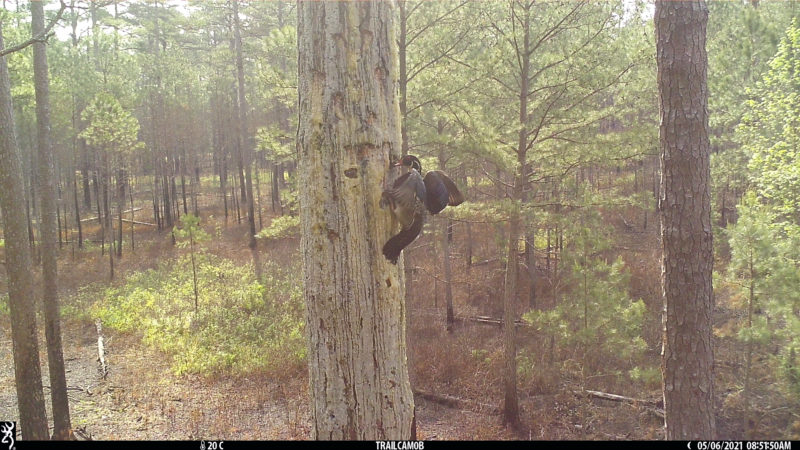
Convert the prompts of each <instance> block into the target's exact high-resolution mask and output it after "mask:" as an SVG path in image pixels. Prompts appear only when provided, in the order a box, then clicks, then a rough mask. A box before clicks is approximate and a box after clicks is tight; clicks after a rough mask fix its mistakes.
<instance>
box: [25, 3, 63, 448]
mask: <svg viewBox="0 0 800 450" xmlns="http://www.w3.org/2000/svg"><path fill="white" fill-rule="evenodd" d="M43 3H44V2H43V1H32V2H31V21H32V23H31V32H32V34H33V36H38V35H40V34H42V33H44V31H45V24H44V5H43ZM33 76H34V90H35V94H36V122H37V138H38V147H39V158H38V163H39V164H38V165H39V167H38V169H39V195H40V196H41V220H42V223H41V230H42V231H41V233H42V240H41V241H42V242H41V248H42V285H43V286H42V294H43V304H44V322H45V337H46V340H47V361H48V364H49V370H50V387H51V389H50V395H51V399H52V402H53V436H54V437H57V438H60V439H64V438H66V437H67V436H68V434H69V430H70V428H71V425H70V418H69V400H68V398H67V380H66V375H65V372H64V353H63V350H62V346H61V314H60V312H59V305H58V247H56V242H57V237H56V233H57V230H56V227H57V223H56V222H57V218H56V214H57V211H56V204H55V200H56V187H55V179H56V174H55V163H54V160H53V148H52V145H51V142H50V77H49V74H48V69H47V46H46V44H45V43H44V42H37V43H34V44H33Z"/></svg>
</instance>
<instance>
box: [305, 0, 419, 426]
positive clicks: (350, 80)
mask: <svg viewBox="0 0 800 450" xmlns="http://www.w3.org/2000/svg"><path fill="white" fill-rule="evenodd" d="M395 9H396V5H395V3H394V2H383V1H369V2H315V1H303V2H300V4H299V8H298V46H299V60H298V61H299V88H300V89H299V92H300V99H299V100H300V102H299V105H300V106H299V109H300V126H299V132H298V152H299V158H300V166H299V177H300V178H299V182H300V186H301V190H300V202H301V203H300V206H301V207H300V210H301V223H302V252H303V264H304V270H305V287H304V293H305V299H306V309H307V323H309V324H313V325H309V327H308V329H309V356H308V358H309V372H310V382H311V396H312V406H311V415H312V423H313V424H312V437H313V438H315V439H409V438H411V437H412V429H413V425H412V423H413V411H414V399H413V396H412V393H411V387H410V384H409V378H408V368H407V362H406V330H405V325H406V308H405V301H404V280H403V268H402V263H400V264H398V265H397V266H395V265H393V264H391V263H390V262H389V261H387V260H386V259H385V258H384V257H383V255H382V254H381V246H382V245H383V243H384V242H385V241H386V240H387V239H388V238H389V237H390V236H391V233H392V229H391V226H392V220H391V215H390V213H389V212H388V211H386V210H381V209H380V207H379V203H380V197H381V192H382V188H383V186H384V185H385V183H386V182H389V181H391V180H390V179H388V178H389V174H390V172H389V165H390V162H391V161H393V160H397V159H399V157H400V153H401V145H402V144H401V136H400V114H399V111H400V109H399V104H398V83H397V70H398V68H397V64H398V63H397V61H398V57H397V41H396V36H395V26H396V23H395V20H396V14H395Z"/></svg>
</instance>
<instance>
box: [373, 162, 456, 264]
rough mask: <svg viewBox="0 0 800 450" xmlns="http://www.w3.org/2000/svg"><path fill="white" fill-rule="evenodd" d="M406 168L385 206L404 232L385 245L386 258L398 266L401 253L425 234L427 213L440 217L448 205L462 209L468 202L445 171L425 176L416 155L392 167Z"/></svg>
mask: <svg viewBox="0 0 800 450" xmlns="http://www.w3.org/2000/svg"><path fill="white" fill-rule="evenodd" d="M398 166H400V167H403V168H405V170H406V171H407V172H406V173H404V174H403V175H401V176H400V177H399V178H398V179H397V180H395V182H394V184H393V185H392V187H391V188H390V189H387V190H385V191H383V196H382V197H381V206H382V207H384V206H386V205H389V207H390V209H391V211H392V214H393V215H394V217H395V218H396V219H397V221H398V222H400V226H401V227H402V229H401V230H400V232H399V233H397V234H396V235H394V236H392V237H391V238H390V239H389V240H388V241H386V244H384V246H383V255H384V256H385V257H386V259H388V260H389V261H391V262H392V264H397V258H398V257H399V256H400V252H401V251H402V250H403V249H404V248H405V247H406V246H407V245H408V244H410V243H412V242H414V239H416V238H417V236H419V233H420V232H421V231H422V225H423V224H424V223H425V211H426V210H427V211H428V212H429V213H431V214H438V213H439V212H441V211H442V210H443V209H444V208H445V207H446V206H448V205H450V206H458V205H460V204H461V203H463V202H464V194H462V193H461V191H459V190H458V187H456V184H455V183H453V180H451V179H450V177H448V176H447V175H446V174H445V173H444V172H442V171H441V170H432V171H430V172H428V173H427V174H426V175H425V178H423V177H422V164H421V163H420V162H419V158H417V157H416V156H412V155H406V156H403V158H401V159H400V161H398V162H397V163H395V164H393V165H392V167H398Z"/></svg>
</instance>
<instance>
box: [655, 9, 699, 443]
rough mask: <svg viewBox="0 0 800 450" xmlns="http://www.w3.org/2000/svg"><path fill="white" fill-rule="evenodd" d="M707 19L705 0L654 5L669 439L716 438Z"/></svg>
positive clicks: (664, 368) (666, 398)
mask: <svg viewBox="0 0 800 450" xmlns="http://www.w3.org/2000/svg"><path fill="white" fill-rule="evenodd" d="M707 22H708V9H707V7H706V4H705V2H703V1H683V2H673V1H657V2H656V12H655V26H656V39H657V42H656V44H657V61H658V89H659V95H660V100H661V126H660V144H661V189H660V191H661V192H660V198H659V209H660V213H661V237H662V243H663V244H662V245H663V259H662V290H663V295H664V315H663V333H664V334H663V336H664V337H663V348H662V355H661V364H662V373H663V379H664V381H663V390H664V410H665V413H666V418H665V422H666V430H667V434H666V438H667V439H680V440H683V439H713V438H714V403H713V392H714V390H713V364H714V353H713V348H712V334H711V313H712V310H713V307H714V298H713V296H712V286H711V271H712V264H713V258H712V256H713V255H712V249H711V196H710V189H709V180H710V169H709V150H710V146H709V140H708V88H707V84H706V70H707V64H708V61H707V55H706V49H705V44H706V24H707Z"/></svg>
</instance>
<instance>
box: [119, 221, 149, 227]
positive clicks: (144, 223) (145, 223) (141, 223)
mask: <svg viewBox="0 0 800 450" xmlns="http://www.w3.org/2000/svg"><path fill="white" fill-rule="evenodd" d="M122 221H123V222H125V223H135V224H136V225H147V226H149V227H154V226H156V224H154V223H148V222H139V221H138V220H130V219H122Z"/></svg>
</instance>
